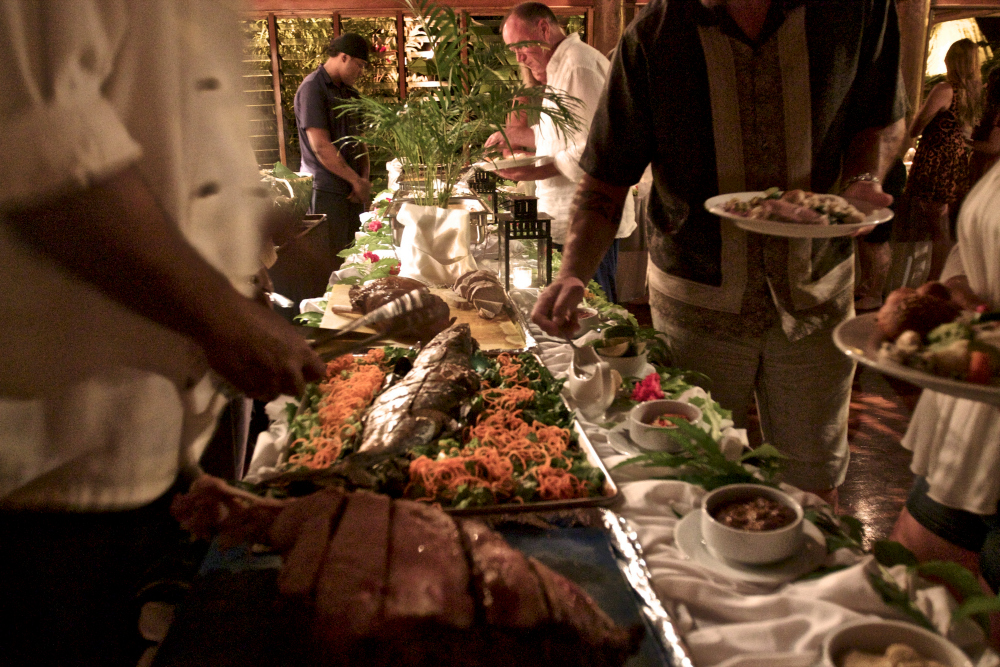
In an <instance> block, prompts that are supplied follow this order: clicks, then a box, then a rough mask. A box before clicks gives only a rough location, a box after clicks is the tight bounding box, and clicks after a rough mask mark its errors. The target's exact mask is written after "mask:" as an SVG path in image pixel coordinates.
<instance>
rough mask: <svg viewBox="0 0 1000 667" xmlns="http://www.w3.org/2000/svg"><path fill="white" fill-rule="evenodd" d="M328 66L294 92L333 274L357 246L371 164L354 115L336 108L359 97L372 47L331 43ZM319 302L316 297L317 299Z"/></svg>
mask: <svg viewBox="0 0 1000 667" xmlns="http://www.w3.org/2000/svg"><path fill="white" fill-rule="evenodd" d="M327 55H328V56H329V57H328V58H327V59H326V62H325V63H323V65H322V66H321V67H320V68H319V69H317V70H316V71H315V72H313V73H312V74H310V75H308V76H307V77H306V78H305V79H304V80H303V81H302V85H300V86H299V89H298V90H297V91H296V92H295V122H296V123H297V124H298V128H299V144H300V147H301V148H300V149H301V151H302V167H301V169H302V171H304V172H307V173H310V174H312V175H313V193H312V206H311V208H310V213H325V214H326V217H327V223H326V224H327V226H328V229H329V234H330V261H331V267H330V270H331V271H332V270H335V269H337V268H339V267H340V263H341V261H342V260H341V259H340V258H338V257H337V253H338V252H340V251H341V250H343V249H344V248H346V247H347V246H348V245H349V244H350V243H351V241H353V240H354V232H356V231H358V229H359V228H360V225H361V222H360V220H359V216H360V215H361V214H362V213H363V212H364V211H365V207H366V206H367V204H368V199H369V197H370V195H371V189H372V184H371V181H369V180H368V176H369V170H370V164H369V161H368V152H367V150H366V149H365V147H364V145H363V144H360V143H358V142H357V141H352V140H350V137H352V136H356V135H358V134H359V133H360V128H359V126H358V121H357V118H356V117H355V116H353V115H352V114H341V113H340V111H339V110H338V108H337V107H338V106H339V105H340V104H342V103H343V102H346V101H347V100H350V99H353V98H356V97H358V96H359V95H358V91H357V90H355V89H354V84H355V82H357V80H358V77H360V76H361V73H362V72H363V71H364V69H365V67H366V66H367V65H368V43H367V42H366V41H365V40H364V38H363V37H361V36H360V35H357V34H355V33H344V34H343V35H341V36H340V37H337V38H335V39H333V40H331V42H330V46H329V47H327ZM317 296H318V295H317Z"/></svg>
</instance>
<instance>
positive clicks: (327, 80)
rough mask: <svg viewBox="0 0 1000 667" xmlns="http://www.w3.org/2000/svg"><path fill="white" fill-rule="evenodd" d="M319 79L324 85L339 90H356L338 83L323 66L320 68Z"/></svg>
mask: <svg viewBox="0 0 1000 667" xmlns="http://www.w3.org/2000/svg"><path fill="white" fill-rule="evenodd" d="M319 79H320V81H322V82H323V84H324V85H327V86H329V87H331V88H337V89H339V90H354V89H353V88H351V87H350V86H348V85H347V84H344V83H336V82H335V81H334V80H333V78H331V77H330V73H329V72H327V71H326V68H325V67H323V66H322V65H320V66H319Z"/></svg>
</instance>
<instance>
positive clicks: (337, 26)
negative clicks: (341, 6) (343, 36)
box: [331, 12, 344, 39]
mask: <svg viewBox="0 0 1000 667" xmlns="http://www.w3.org/2000/svg"><path fill="white" fill-rule="evenodd" d="M331 18H333V38H334V39H336V38H337V37H340V33H341V32H342V31H343V29H344V26H343V25H341V23H340V12H334V13H333V16H332V17H331Z"/></svg>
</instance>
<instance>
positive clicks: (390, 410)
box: [358, 324, 479, 453]
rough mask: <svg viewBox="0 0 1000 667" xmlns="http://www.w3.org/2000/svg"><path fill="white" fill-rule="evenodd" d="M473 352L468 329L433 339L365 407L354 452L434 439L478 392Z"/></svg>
mask: <svg viewBox="0 0 1000 667" xmlns="http://www.w3.org/2000/svg"><path fill="white" fill-rule="evenodd" d="M475 347H476V343H475V341H474V340H473V338H472V333H471V331H470V330H469V325H468V324H456V325H454V326H452V327H450V328H448V329H446V330H444V331H442V332H441V333H439V334H438V335H437V336H435V337H434V339H433V340H432V341H431V342H430V343H428V344H427V346H426V347H424V349H423V350H421V352H420V354H419V355H417V358H416V359H415V360H414V362H413V368H412V369H411V370H410V372H409V373H407V374H406V376H405V377H404V378H403V379H402V380H400V381H399V382H397V383H396V384H395V385H393V386H392V387H390V388H389V389H388V390H386V391H385V392H384V393H382V394H381V395H380V396H379V397H378V398H376V399H375V402H374V403H372V405H371V407H370V408H368V412H367V413H366V414H365V416H364V419H363V425H364V431H363V435H362V437H361V446H360V447H359V448H358V452H359V453H363V452H370V453H376V452H381V451H393V452H396V451H403V450H406V449H410V448H411V447H414V446H416V445H422V444H427V443H428V442H431V441H432V440H434V439H435V438H437V437H438V435H440V434H441V432H442V431H443V430H445V429H446V428H447V426H448V425H449V424H450V423H451V422H452V421H453V420H455V419H457V418H458V417H459V416H460V412H461V408H462V406H463V405H465V404H467V402H468V400H467V399H469V398H471V397H472V396H473V395H475V393H476V392H477V391H478V390H479V375H478V374H477V373H476V372H475V371H474V370H473V368H472V362H471V357H472V353H473V352H474V351H475Z"/></svg>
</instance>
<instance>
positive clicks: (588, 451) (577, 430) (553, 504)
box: [262, 350, 620, 516]
mask: <svg viewBox="0 0 1000 667" xmlns="http://www.w3.org/2000/svg"><path fill="white" fill-rule="evenodd" d="M501 353H511V351H510V350H502V351H501ZM361 354H362V353H356V354H355V356H361ZM484 354H489V353H484ZM517 354H520V352H517ZM531 354H532V355H533V356H534V357H535V359H536V360H537V361H538V362H539V363H542V360H541V357H539V356H538V354H537V353H536V352H534V351H532V353H531ZM491 356H495V355H491ZM562 401H563V405H565V406H566V408H567V409H568V410H569V411H570V413H571V414H574V418H573V433H574V434H575V435H576V442H577V446H578V447H580V449H581V450H582V451H583V453H584V454H585V455H586V457H587V462H588V463H590V465H592V466H593V467H595V468H597V469H598V470H600V471H601V473H603V475H604V488H603V490H602V494H601V495H600V496H593V497H587V498H573V499H569V500H542V501H536V502H524V503H503V504H499V505H487V506H485V507H468V508H463V509H457V508H448V507H444V508H442V509H443V510H444V511H445V512H447V513H448V514H453V515H455V516H480V515H485V514H508V513H521V512H552V511H560V510H573V509H581V508H589V507H611V506H613V505H615V504H616V503H617V502H618V501H619V493H620V492H619V489H618V485H617V484H616V483H615V481H614V480H613V479H612V478H611V475H610V474H609V473H608V469H607V467H605V465H604V462H603V461H602V460H601V457H600V456H599V455H598V454H597V450H595V449H594V445H593V444H592V443H591V442H590V438H588V437H587V434H586V432H584V430H583V428H581V427H580V422H579V421H577V419H576V416H575V413H574V412H573V409H572V408H571V407H570V406H569V404H568V403H566V399H565V397H563V398H562ZM301 412H302V402H301V401H300V402H299V405H298V408H297V409H296V411H295V416H296V417H297V416H299V415H300V414H301ZM287 457H288V444H287V443H286V445H285V449H284V451H282V453H281V455H280V457H279V459H278V461H279V463H284V462H285V461H286V460H287ZM262 477H263V478H264V480H265V481H266V480H267V479H274V478H276V476H272V477H270V478H268V477H267V476H262Z"/></svg>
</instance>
